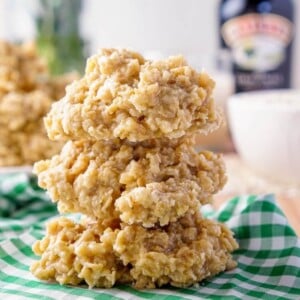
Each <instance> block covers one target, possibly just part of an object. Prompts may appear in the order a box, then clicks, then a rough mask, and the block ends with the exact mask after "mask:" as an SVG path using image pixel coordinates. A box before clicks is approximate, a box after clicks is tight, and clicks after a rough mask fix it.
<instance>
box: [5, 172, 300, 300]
mask: <svg viewBox="0 0 300 300" xmlns="http://www.w3.org/2000/svg"><path fill="white" fill-rule="evenodd" d="M205 213H206V214H207V215H209V217H212V218H215V219H217V220H219V221H222V222H226V223H227V224H228V225H229V227H230V228H231V229H232V230H233V231H234V233H235V237H236V238H237V240H238V242H239V245H240V249H239V250H238V251H236V252H235V253H234V257H235V259H236V260H237V261H238V267H237V268H236V269H234V270H232V271H230V272H226V273H222V274H220V275H218V276H216V277H215V278H212V279H210V280H207V281H205V282H202V283H201V284H200V285H199V286H193V287H190V288H173V287H170V288H165V289H156V290H142V291H140V290H135V289H134V288H132V287H130V286H127V285H122V286H118V287H116V288H113V289H88V288H87V287H86V286H81V287H71V286H61V285H59V284H57V283H46V282H41V281H39V280H38V279H36V278H35V277H33V276H32V275H31V273H30V272H29V266H30V264H31V263H32V262H33V261H34V260H35V259H36V257H35V255H34V254H33V253H32V251H31V245H32V244H33V243H34V241H36V240H37V239H40V238H41V237H42V236H43V233H44V224H45V221H46V220H47V219H49V218H51V217H53V216H55V215H56V214H57V212H56V208H55V206H54V205H53V204H51V203H50V201H49V199H48V197H47V195H46V194H45V192H44V191H42V190H40V189H39V188H38V187H37V185H36V181H35V179H34V177H30V176H29V175H26V174H22V173H21V174H14V175H6V176H3V175H2V176H0V299H14V300H15V299H74V298H76V297H78V299H103V300H105V299H157V300H160V299H165V300H177V299H203V298H206V299H272V300H275V299H300V242H299V239H298V238H297V236H296V234H295V233H294V231H293V230H292V229H291V227H290V226H289V225H288V223H287V220H286V218H285V216H284V215H283V214H282V212H281V210H280V209H279V208H278V207H277V205H276V203H275V200H274V197H273V196H272V195H267V196H263V197H258V196H247V197H237V198H234V199H232V200H231V201H229V202H228V203H227V204H226V205H225V206H223V207H222V208H221V209H220V210H219V211H218V212H213V211H212V210H209V209H207V210H206V212H205Z"/></svg>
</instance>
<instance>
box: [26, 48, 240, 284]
mask: <svg viewBox="0 0 300 300" xmlns="http://www.w3.org/2000/svg"><path fill="white" fill-rule="evenodd" d="M213 88H214V82H213V81H212V80H211V79H210V78H209V77H208V75H206V74H205V73H200V74H199V73H197V72H196V71H195V70H193V69H192V68H191V67H189V66H188V65H187V63H186V62H185V60H184V59H183V57H181V56H176V57H170V58H168V59H166V60H162V61H148V60H145V59H144V58H143V57H142V56H141V55H139V54H138V53H134V52H131V51H128V50H117V49H103V50H101V51H100V52H99V53H98V54H97V55H95V56H93V57H91V58H90V59H89V60H88V62H87V66H86V72H85V75H84V77H83V78H82V79H80V80H78V81H74V82H73V83H72V84H71V85H70V86H68V87H67V90H66V95H65V97H64V98H62V99H61V100H60V101H58V102H56V103H54V104H53V105H52V109H51V111H50V112H49V114H48V115H47V117H46V119H45V124H46V129H47V132H48V135H49V137H50V138H51V139H53V140H58V141H66V144H65V146H64V147H63V149H62V151H61V153H60V154H59V155H56V156H54V157H52V159H50V160H46V161H40V162H38V163H36V165H35V172H36V174H37V175H38V180H39V184H40V186H41V187H43V188H45V189H47V190H48V193H49V194H50V197H51V199H52V200H53V201H54V202H57V203H58V209H59V211H60V212H61V213H80V214H82V215H81V217H80V219H79V220H77V221H74V220H72V219H70V218H67V217H65V216H61V217H59V218H58V219H55V220H52V221H51V222H49V223H48V225H47V233H46V236H45V237H44V238H43V239H42V240H41V241H38V242H36V243H35V245H34V246H33V250H34V252H35V253H36V254H37V255H39V256H41V258H40V260H39V261H37V262H35V263H34V264H33V265H32V266H31V271H32V273H33V274H34V275H35V276H37V277H38V278H40V279H44V280H56V281H58V282H59V283H61V284H71V285H77V284H81V283H84V282H86V283H87V284H88V285H89V286H90V287H112V286H113V285H115V284H118V283H129V284H132V285H134V286H135V287H137V288H154V287H160V286H163V285H166V284H170V285H172V286H178V287H183V286H189V285H191V284H194V283H197V282H199V281H201V280H203V279H204V278H207V277H211V276H213V275H215V274H218V273H220V272H222V271H225V270H228V269H231V268H233V267H234V266H235V262H234V261H233V260H232V256H231V252H232V251H233V250H235V249H236V248H237V243H236V241H235V240H234V238H233V236H232V233H231V231H230V230H229V229H228V228H227V227H226V226H225V225H224V224H220V223H218V222H215V221H212V220H208V219H205V218H204V217H203V216H202V215H201V213H200V208H201V205H203V204H207V203H210V202H211V200H212V196H213V194H215V193H216V192H218V191H219V190H220V189H221V188H222V187H223V185H224V184H225V182H226V176H225V170H224V165H223V162H222V159H221V157H220V156H219V155H216V154H213V153H211V152H208V151H203V152H200V153H197V152H196V151H195V150H194V145H193V136H194V134H195V133H199V132H202V133H203V134H207V133H209V132H210V131H212V130H214V129H215V128H217V126H218V125H219V123H220V117H219V114H218V113H217V112H216V111H215V107H214V104H213V99H212V92H213Z"/></svg>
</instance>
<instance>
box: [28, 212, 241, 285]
mask: <svg viewBox="0 0 300 300" xmlns="http://www.w3.org/2000/svg"><path fill="white" fill-rule="evenodd" d="M237 248H238V245H237V243H236V241H235V240H234V238H233V235H232V232H231V231H230V230H229V229H228V228H227V227H226V226H225V225H224V224H221V223H218V222H216V221H212V220H208V219H203V218H202V217H201V215H200V214H194V215H189V214H188V215H186V216H184V217H182V218H180V219H179V221H177V222H174V223H170V224H169V225H167V226H164V227H156V228H151V229H146V228H144V227H142V226H140V225H126V224H123V223H120V224H112V226H111V227H110V228H104V227H103V226H102V225H101V224H99V223H97V222H92V221H87V220H85V221H84V220H83V221H81V222H80V223H75V222H74V221H72V220H69V219H67V218H65V217H60V218H58V219H56V220H53V221H51V222H49V224H48V225H47V234H46V236H45V237H44V238H43V239H42V240H41V241H37V242H36V243H35V244H34V246H33V251H34V252H35V254H37V255H39V256H41V259H40V260H39V261H37V262H35V263H34V264H33V265H32V266H31V272H32V273H33V274H34V275H35V276H36V277H38V278H40V279H43V280H56V281H58V282H59V283H61V284H71V285H78V284H81V283H84V282H86V283H87V284H88V285H89V286H90V287H105V288H108V287H112V286H113V285H115V284H118V283H130V284H132V285H133V286H135V287H136V288H155V287H161V286H163V285H166V284H170V285H172V286H177V287H185V286H189V285H192V284H194V283H197V282H200V281H202V280H203V279H205V278H208V277H212V276H214V275H216V274H218V273H220V272H222V271H225V270H230V269H232V268H234V267H235V265H236V263H235V262H234V261H233V259H232V256H231V252H232V251H234V250H235V249H237Z"/></svg>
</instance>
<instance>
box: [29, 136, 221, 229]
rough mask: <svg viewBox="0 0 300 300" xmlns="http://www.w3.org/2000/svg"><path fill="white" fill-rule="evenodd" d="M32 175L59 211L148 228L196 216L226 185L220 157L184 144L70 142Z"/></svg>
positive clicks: (37, 166)
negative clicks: (191, 215)
mask: <svg viewBox="0 0 300 300" xmlns="http://www.w3.org/2000/svg"><path fill="white" fill-rule="evenodd" d="M34 170H35V173H36V174H38V179H39V185H40V186H41V187H43V188H45V189H47V190H48V193H49V194H50V197H51V199H52V200H53V201H54V202H58V209H59V211H60V212H80V213H83V214H85V215H88V216H90V217H92V218H96V219H98V220H99V221H102V222H104V223H106V222H107V223H110V222H111V221H112V220H113V219H119V218H121V220H122V221H124V222H126V223H130V224H134V223H136V224H142V225H143V226H146V227H152V226H154V225H156V224H159V225H166V224H167V223H169V222H170V221H172V222H174V221H176V219H177V218H179V217H181V216H183V215H184V214H185V213H186V212H187V211H188V210H192V211H197V210H198V208H199V205H200V204H206V203H208V202H210V200H211V197H212V195H213V194H214V193H216V192H217V191H219V190H220V189H221V188H222V187H223V185H224V184H225V182H226V176H225V169H224V164H223V162H222V159H221V157H220V155H216V154H213V153H211V152H208V151H203V152H200V153H197V152H196V151H195V150H194V148H193V145H192V143H191V142H190V140H188V139H179V140H172V141H170V140H158V141H146V142H143V143H129V142H126V141H120V140H112V141H97V142H91V141H69V142H68V143H67V144H66V145H65V146H64V148H63V149H62V151H61V153H60V154H59V155H56V156H54V157H53V158H52V159H51V160H45V161H41V162H38V163H37V164H36V165H35V169H34ZM166 205H167V206H168V207H169V206H170V205H171V206H172V207H173V208H174V209H171V210H169V209H165V208H166Z"/></svg>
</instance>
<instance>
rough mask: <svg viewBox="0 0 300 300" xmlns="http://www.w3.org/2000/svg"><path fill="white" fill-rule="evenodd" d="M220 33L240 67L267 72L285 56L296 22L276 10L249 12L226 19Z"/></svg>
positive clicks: (273, 68)
mask: <svg viewBox="0 0 300 300" xmlns="http://www.w3.org/2000/svg"><path fill="white" fill-rule="evenodd" d="M221 33H222V36H223V39H224V41H225V43H226V45H227V46H228V47H229V48H231V50H232V56H233V57H232V58H233V61H234V63H235V65H236V66H238V68H239V69H241V70H247V71H257V72H267V71H272V70H275V69H276V68H277V67H278V66H279V65H280V64H282V62H283V61H284V60H285V50H286V47H287V46H288V45H289V44H290V42H291V40H292V37H293V24H292V23H291V22H290V21H289V20H288V19H286V18H284V17H281V16H279V15H275V14H256V13H251V14H246V15H243V16H239V17H236V18H233V19H230V20H229V21H227V22H225V23H224V24H223V26H222V28H221Z"/></svg>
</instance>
